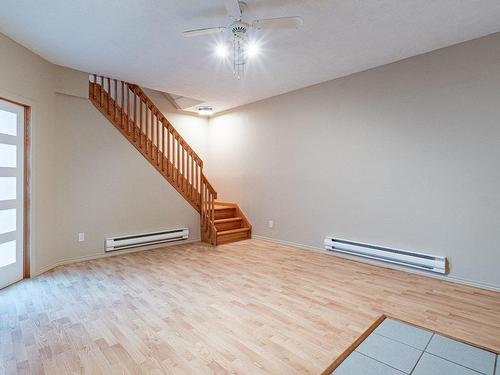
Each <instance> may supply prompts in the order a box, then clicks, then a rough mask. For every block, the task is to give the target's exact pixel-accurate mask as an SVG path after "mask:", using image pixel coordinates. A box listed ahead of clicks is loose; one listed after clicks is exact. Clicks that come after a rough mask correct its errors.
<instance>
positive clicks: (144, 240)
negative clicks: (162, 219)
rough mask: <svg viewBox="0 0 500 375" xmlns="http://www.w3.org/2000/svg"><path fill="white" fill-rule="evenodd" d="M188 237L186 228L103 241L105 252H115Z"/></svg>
mask: <svg viewBox="0 0 500 375" xmlns="http://www.w3.org/2000/svg"><path fill="white" fill-rule="evenodd" d="M188 237H189V229H188V228H178V229H171V230H164V231H160V232H149V233H140V234H131V235H127V236H120V237H113V238H106V239H105V240H104V250H105V251H116V250H122V249H129V248H131V247H139V246H149V245H156V244H160V243H164V242H172V241H181V240H187V239H188Z"/></svg>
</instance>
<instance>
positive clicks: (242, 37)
mask: <svg viewBox="0 0 500 375" xmlns="http://www.w3.org/2000/svg"><path fill="white" fill-rule="evenodd" d="M224 3H225V7H226V10H227V13H228V14H229V17H230V19H231V20H232V21H231V23H230V24H229V25H228V26H216V27H209V28H203V29H194V30H186V31H184V32H183V33H182V35H183V36H185V37H196V36H202V35H208V34H215V33H222V32H225V31H231V33H232V37H233V40H232V47H233V72H234V75H235V76H236V77H237V78H238V79H240V78H241V76H242V75H243V72H244V67H245V64H246V61H247V57H248V55H249V53H250V51H251V44H250V43H249V41H248V31H249V30H251V29H254V30H262V29H296V28H298V27H300V26H301V25H302V23H303V21H302V18H300V17H297V16H294V17H278V18H264V19H256V20H253V21H248V22H247V21H245V20H243V12H244V11H245V9H246V8H247V4H246V3H245V2H243V1H238V0H224Z"/></svg>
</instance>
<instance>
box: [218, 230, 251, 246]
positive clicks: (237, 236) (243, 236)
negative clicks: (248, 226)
mask: <svg viewBox="0 0 500 375" xmlns="http://www.w3.org/2000/svg"><path fill="white" fill-rule="evenodd" d="M249 238H250V233H249V231H246V232H240V233H233V234H227V235H223V236H220V235H218V236H217V245H222V244H225V243H230V242H235V241H241V240H247V239H249Z"/></svg>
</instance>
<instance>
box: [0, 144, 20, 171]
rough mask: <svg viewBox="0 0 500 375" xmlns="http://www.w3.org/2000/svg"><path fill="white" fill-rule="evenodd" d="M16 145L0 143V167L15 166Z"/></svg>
mask: <svg viewBox="0 0 500 375" xmlns="http://www.w3.org/2000/svg"><path fill="white" fill-rule="evenodd" d="M16 151H17V146H15V145H6V144H3V143H0V167H7V168H15V167H16V164H17V163H16V160H17V158H16V156H17V155H16Z"/></svg>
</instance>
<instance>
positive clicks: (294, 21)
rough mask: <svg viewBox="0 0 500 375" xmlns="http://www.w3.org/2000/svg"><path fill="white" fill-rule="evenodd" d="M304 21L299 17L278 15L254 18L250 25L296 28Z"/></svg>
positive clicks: (269, 27)
mask: <svg viewBox="0 0 500 375" xmlns="http://www.w3.org/2000/svg"><path fill="white" fill-rule="evenodd" d="M303 23H304V21H303V20H302V18H300V17H278V18H266V19H262V20H255V21H253V22H252V27H254V28H256V29H257V30H260V29H296V28H299V27H300V26H302V24H303Z"/></svg>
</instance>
